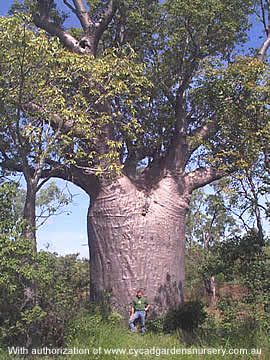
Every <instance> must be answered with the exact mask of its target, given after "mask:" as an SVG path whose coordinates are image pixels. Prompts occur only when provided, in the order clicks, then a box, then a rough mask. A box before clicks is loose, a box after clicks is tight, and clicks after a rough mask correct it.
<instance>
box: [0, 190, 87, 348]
mask: <svg viewBox="0 0 270 360" xmlns="http://www.w3.org/2000/svg"><path fill="white" fill-rule="evenodd" d="M15 190H16V186H14V185H13V184H8V183H4V184H2V185H1V187H0V229H1V235H0V240H1V241H0V269H1V279H0V314H1V316H0V331H1V339H2V340H1V341H2V342H3V343H5V344H10V345H14V344H17V345H18V346H19V345H21V346H27V347H31V346H43V345H48V346H49V345H51V346H53V345H58V346H60V345H62V344H63V343H64V336H65V326H66V325H67V323H68V322H69V321H70V319H72V317H74V316H75V315H77V314H78V311H80V309H83V308H85V307H86V306H87V297H88V288H89V281H88V276H89V275H88V274H89V268H88V262H87V261H79V260H77V255H72V256H66V257H57V256H56V255H54V254H50V253H47V252H39V253H36V252H35V251H34V249H33V244H32V243H31V242H29V241H28V240H26V239H24V238H23V237H22V231H23V227H24V224H25V223H24V222H23V221H21V220H20V219H16V216H15V214H14V208H13V203H12V199H13V196H14V191H15Z"/></svg>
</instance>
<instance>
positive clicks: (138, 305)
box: [129, 290, 151, 334]
mask: <svg viewBox="0 0 270 360" xmlns="http://www.w3.org/2000/svg"><path fill="white" fill-rule="evenodd" d="M150 306H151V305H150V304H149V302H148V300H147V299H146V298H145V297H144V296H143V293H142V290H138V291H137V295H136V297H135V298H134V300H133V301H132V303H131V314H130V319H129V329H130V331H131V332H134V331H135V326H134V323H135V321H136V320H137V319H139V321H140V322H141V325H142V328H141V331H142V333H143V334H144V333H145V316H146V313H147V311H148V310H149V308H150Z"/></svg>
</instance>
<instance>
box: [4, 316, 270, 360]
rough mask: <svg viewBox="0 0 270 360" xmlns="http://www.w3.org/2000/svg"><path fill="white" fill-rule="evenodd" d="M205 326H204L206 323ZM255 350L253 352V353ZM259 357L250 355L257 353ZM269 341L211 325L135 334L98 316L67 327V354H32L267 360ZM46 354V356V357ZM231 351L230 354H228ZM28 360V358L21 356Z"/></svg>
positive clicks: (126, 359) (10, 358)
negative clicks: (194, 331) (203, 328)
mask: <svg viewBox="0 0 270 360" xmlns="http://www.w3.org/2000/svg"><path fill="white" fill-rule="evenodd" d="M206 325H207V323H206ZM241 349H247V350H248V351H249V352H250V353H248V354H246V353H240V351H243V350H241ZM253 349H255V350H253ZM260 349H261V354H260V353H259V354H255V353H252V352H253V351H257V350H258V351H259V352H260ZM269 350H270V341H269V339H268V336H267V334H265V333H263V332H256V333H250V332H249V331H244V330H243V332H242V333H240V332H239V333H238V334H237V333H231V334H230V335H228V334H227V335H226V336H224V334H222V333H218V332H216V333H215V329H214V327H213V324H212V328H211V331H210V330H209V331H208V332H206V331H201V332H200V333H197V334H196V335H194V334H189V333H185V332H183V331H180V330H178V331H175V332H174V333H172V334H163V333H159V334H157V333H154V332H151V331H148V332H147V333H146V334H145V335H144V336H142V334H141V333H139V332H136V333H134V334H132V333H130V332H129V331H128V328H127V326H126V325H124V324H123V323H121V322H118V323H113V322H112V321H111V322H108V321H104V320H102V317H101V315H98V314H95V315H89V314H87V315H84V316H83V317H81V318H79V319H77V320H76V321H74V323H73V324H72V325H71V327H70V331H69V335H68V342H67V344H66V351H67V352H69V354H65V355H64V354H62V355H61V356H60V355H57V356H49V352H50V351H56V349H54V350H53V348H47V350H46V348H44V349H43V356H41V355H36V356H34V357H32V358H34V359H41V358H42V359H44V360H52V359H62V360H75V359H76V360H77V359H78V360H116V359H117V360H118V359H120V360H131V359H138V360H142V359H144V360H148V359H149V360H152V359H160V360H165V359H166V360H170V359H189V360H195V359H196V360H197V359H204V360H209V359H211V360H213V359H225V360H238V359H244V360H249V359H260V360H268V359H269V358H270V351H269ZM46 351H47V356H46ZM230 351H234V352H235V353H234V354H230V353H229V352H230ZM24 358H25V359H27V360H30V358H31V357H30V356H25V357H24ZM17 359H22V356H21V357H20V356H16V355H14V354H13V355H9V354H8V351H7V349H4V350H2V351H1V352H0V360H17Z"/></svg>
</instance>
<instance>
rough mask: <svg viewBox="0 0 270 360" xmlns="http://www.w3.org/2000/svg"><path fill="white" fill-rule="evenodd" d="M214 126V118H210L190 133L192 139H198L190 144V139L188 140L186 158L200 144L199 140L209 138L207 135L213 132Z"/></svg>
mask: <svg viewBox="0 0 270 360" xmlns="http://www.w3.org/2000/svg"><path fill="white" fill-rule="evenodd" d="M215 128H216V122H215V119H211V120H209V121H208V122H207V123H206V124H204V125H201V126H199V127H198V128H196V129H194V130H193V131H192V132H191V133H190V138H193V139H194V138H197V139H198V141H195V144H191V142H192V141H190V142H189V146H188V155H187V156H188V158H190V156H191V155H192V154H193V152H194V151H196V150H197V149H198V147H199V146H200V145H201V141H203V140H205V139H208V138H209V136H210V135H211V134H212V133H213V131H214V130H215Z"/></svg>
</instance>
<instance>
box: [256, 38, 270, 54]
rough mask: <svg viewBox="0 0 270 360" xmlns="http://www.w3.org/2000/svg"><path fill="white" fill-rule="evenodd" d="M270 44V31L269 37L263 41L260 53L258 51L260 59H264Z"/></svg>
mask: <svg viewBox="0 0 270 360" xmlns="http://www.w3.org/2000/svg"><path fill="white" fill-rule="evenodd" d="M269 46H270V33H269V34H268V36H267V38H266V39H265V41H264V42H263V44H262V46H261V48H260V50H259V53H258V58H259V59H261V60H264V58H265V55H266V52H267V50H268V48H269Z"/></svg>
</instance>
